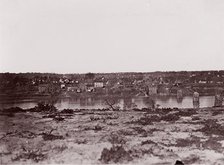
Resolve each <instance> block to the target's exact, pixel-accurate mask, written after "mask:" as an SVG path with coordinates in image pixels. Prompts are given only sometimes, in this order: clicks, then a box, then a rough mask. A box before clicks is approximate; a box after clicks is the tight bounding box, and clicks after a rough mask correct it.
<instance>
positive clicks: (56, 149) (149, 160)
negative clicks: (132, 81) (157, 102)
mask: <svg viewBox="0 0 224 165" xmlns="http://www.w3.org/2000/svg"><path fill="white" fill-rule="evenodd" d="M223 116H224V108H201V109H177V108H174V109H172V108H163V109H157V110H151V109H147V108H144V109H132V110H128V111H124V110H123V111H121V110H120V111H112V110H111V109H95V110H84V109H83V110H72V109H64V110H60V111H59V110H57V109H56V108H55V107H54V106H51V105H39V106H37V107H35V108H32V109H26V110H25V109H21V108H11V109H5V110H1V111H0V146H1V147H0V155H1V157H0V163H1V164H31V163H32V164H39V163H41V164H50V163H51V164H52V163H53V164H62V163H63V164H105V163H119V164H120V163H129V164H154V165H156V164H157V165H158V164H167V165H168V164H169V165H171V164H174V163H175V162H176V160H181V161H182V162H183V163H184V164H209V165H211V164H223V163H224V159H223V157H224V153H223V149H224V134H223V132H224V117H223Z"/></svg>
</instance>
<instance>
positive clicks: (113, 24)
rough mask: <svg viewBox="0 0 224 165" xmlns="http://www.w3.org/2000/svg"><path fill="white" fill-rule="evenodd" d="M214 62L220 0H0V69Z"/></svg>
mask: <svg viewBox="0 0 224 165" xmlns="http://www.w3.org/2000/svg"><path fill="white" fill-rule="evenodd" d="M216 69H218V70H221V69H224V1H223V0H0V72H58V73H78V72H81V73H85V72H125V71H128V72H133V71H138V72H139V71H142V72H150V71H166V70H174V71H178V70H216Z"/></svg>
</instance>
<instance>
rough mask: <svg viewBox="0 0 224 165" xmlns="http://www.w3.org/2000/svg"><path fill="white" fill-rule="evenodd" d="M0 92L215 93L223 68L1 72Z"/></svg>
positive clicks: (223, 85) (223, 77) (222, 79)
mask: <svg viewBox="0 0 224 165" xmlns="http://www.w3.org/2000/svg"><path fill="white" fill-rule="evenodd" d="M0 78H1V80H3V81H1V82H0V92H1V93H4V92H5V93H12V91H13V93H16V91H19V92H22V91H28V92H30V91H32V92H33V93H37V94H55V93H59V94H60V93H66V94H80V93H94V94H102V95H104V94H108V95H123V96H125V95H132V96H148V95H177V97H179V98H181V97H182V96H184V95H192V93H193V92H195V91H197V92H198V93H200V95H214V93H215V91H216V89H217V88H223V89H224V71H203V72H154V73H108V74H107V73H102V74H99V73H98V74H93V73H87V74H66V75H59V74H41V73H28V74H25V73H24V74H10V73H5V74H0Z"/></svg>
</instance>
